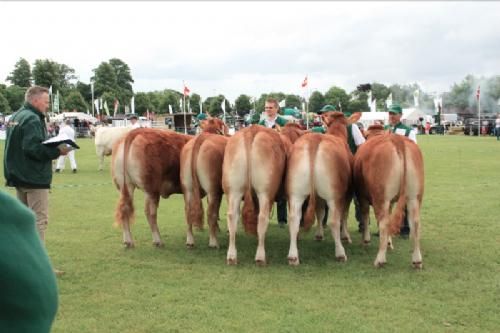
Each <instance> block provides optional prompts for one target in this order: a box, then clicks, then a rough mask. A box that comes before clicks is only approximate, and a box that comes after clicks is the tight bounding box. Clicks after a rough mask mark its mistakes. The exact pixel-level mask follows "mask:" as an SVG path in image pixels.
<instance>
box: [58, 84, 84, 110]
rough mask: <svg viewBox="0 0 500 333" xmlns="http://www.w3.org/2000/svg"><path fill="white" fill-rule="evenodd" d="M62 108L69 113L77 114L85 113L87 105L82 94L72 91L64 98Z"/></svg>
mask: <svg viewBox="0 0 500 333" xmlns="http://www.w3.org/2000/svg"><path fill="white" fill-rule="evenodd" d="M64 108H65V109H67V110H68V111H70V112H71V111H74V110H76V111H78V112H87V110H88V105H87V103H85V99H84V98H83V96H82V94H80V92H79V91H78V90H76V89H73V90H71V91H70V92H69V93H68V95H67V96H66V97H65V98H64Z"/></svg>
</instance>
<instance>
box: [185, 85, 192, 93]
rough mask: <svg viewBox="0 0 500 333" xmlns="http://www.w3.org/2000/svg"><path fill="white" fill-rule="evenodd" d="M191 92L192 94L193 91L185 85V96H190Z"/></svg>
mask: <svg viewBox="0 0 500 333" xmlns="http://www.w3.org/2000/svg"><path fill="white" fill-rule="evenodd" d="M190 92H191V90H189V88H188V87H187V86H186V84H184V96H187V95H189V93H190Z"/></svg>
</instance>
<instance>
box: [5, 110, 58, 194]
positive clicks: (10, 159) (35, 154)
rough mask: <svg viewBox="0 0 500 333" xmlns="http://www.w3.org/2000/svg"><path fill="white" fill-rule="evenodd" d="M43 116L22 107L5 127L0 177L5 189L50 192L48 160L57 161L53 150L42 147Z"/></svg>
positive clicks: (54, 148) (44, 137)
mask: <svg viewBox="0 0 500 333" xmlns="http://www.w3.org/2000/svg"><path fill="white" fill-rule="evenodd" d="M47 139H48V137H47V127H46V126H45V116H44V115H43V113H41V112H39V111H37V110H36V109H35V108H34V107H33V106H32V105H30V104H28V103H26V104H25V105H24V106H23V107H22V108H21V109H20V110H19V111H17V112H16V113H14V115H12V117H11V118H10V120H9V122H8V123H7V137H6V140H5V153H4V160H3V165H4V176H5V180H6V181H7V186H14V187H26V188H32V189H33V188H36V189H41V188H50V183H51V182H52V162H51V161H52V160H53V159H56V158H58V157H59V155H60V152H59V149H58V148H57V147H48V146H45V145H43V144H42V142H43V141H45V140H47Z"/></svg>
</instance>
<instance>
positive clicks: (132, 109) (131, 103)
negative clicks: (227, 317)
mask: <svg viewBox="0 0 500 333" xmlns="http://www.w3.org/2000/svg"><path fill="white" fill-rule="evenodd" d="M130 112H132V113H135V96H132V99H131V100H130Z"/></svg>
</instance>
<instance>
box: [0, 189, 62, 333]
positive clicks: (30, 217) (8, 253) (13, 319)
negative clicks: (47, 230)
mask: <svg viewBox="0 0 500 333" xmlns="http://www.w3.org/2000/svg"><path fill="white" fill-rule="evenodd" d="M0 288H1V292H0V295H1V296H0V332H5V333H7V332H8V333H28V332H29V333H48V332H50V328H51V326H52V322H53V321H54V318H55V316H56V312H57V305H58V304H57V303H58V300H57V297H58V296H57V294H58V291H57V283H56V278H55V275H54V271H53V269H52V266H51V264H50V261H49V258H48V256H47V253H46V252H45V248H44V247H43V245H42V242H41V241H40V237H39V236H38V233H37V231H36V229H35V216H34V214H33V212H31V210H29V209H28V208H27V207H26V206H24V205H23V204H22V203H21V202H20V201H19V200H17V199H15V198H14V197H12V196H11V195H9V194H6V193H5V192H2V191H0Z"/></svg>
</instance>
